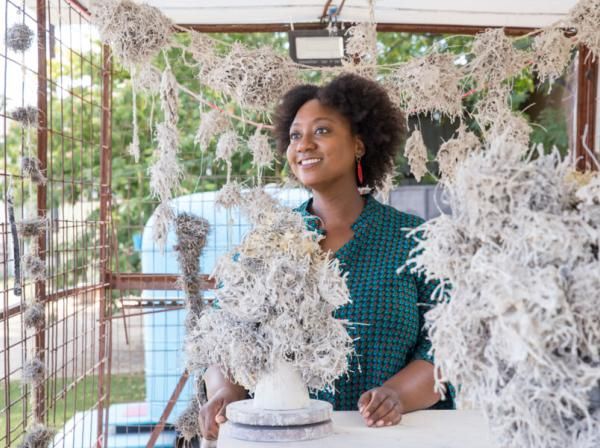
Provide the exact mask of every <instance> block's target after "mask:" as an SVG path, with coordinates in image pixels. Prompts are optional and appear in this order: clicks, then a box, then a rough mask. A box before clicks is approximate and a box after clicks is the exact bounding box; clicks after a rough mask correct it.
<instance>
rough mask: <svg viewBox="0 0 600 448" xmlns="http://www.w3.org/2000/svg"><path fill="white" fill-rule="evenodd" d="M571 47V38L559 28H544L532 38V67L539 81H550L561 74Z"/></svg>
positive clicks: (567, 63)
mask: <svg viewBox="0 0 600 448" xmlns="http://www.w3.org/2000/svg"><path fill="white" fill-rule="evenodd" d="M572 49H573V42H572V40H571V39H570V38H568V37H566V36H565V32H564V30H562V29H560V28H551V29H548V30H544V31H542V32H541V33H540V34H539V35H537V36H536V37H535V38H534V39H533V69H534V70H535V72H536V73H537V75H538V77H539V78H540V81H541V82H544V81H550V83H552V82H554V81H555V80H556V79H558V78H560V77H561V76H562V74H563V73H564V71H565V69H566V68H567V65H569V62H570V60H571V50H572Z"/></svg>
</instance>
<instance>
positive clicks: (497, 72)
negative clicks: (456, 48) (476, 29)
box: [468, 28, 525, 89]
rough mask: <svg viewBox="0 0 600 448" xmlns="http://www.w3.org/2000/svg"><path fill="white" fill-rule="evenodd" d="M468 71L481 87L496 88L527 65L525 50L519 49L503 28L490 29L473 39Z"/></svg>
mask: <svg viewBox="0 0 600 448" xmlns="http://www.w3.org/2000/svg"><path fill="white" fill-rule="evenodd" d="M471 52H472V53H473V55H474V58H473V60H472V61H470V62H469V65H468V72H469V74H470V75H471V77H472V78H473V80H474V81H475V83H476V85H477V87H478V88H480V89H484V88H487V89H495V88H497V87H498V86H500V84H502V83H503V82H504V81H505V80H508V79H510V78H512V77H513V76H515V75H516V74H518V73H519V72H520V71H521V70H522V69H523V67H524V65H525V61H524V58H525V52H520V51H518V50H517V49H516V48H515V47H514V46H513V43H512V41H511V40H510V39H509V38H508V37H507V36H506V35H505V34H504V30H503V29H502V28H496V29H488V30H486V31H485V32H483V33H480V34H477V36H475V39H474V40H473V46H472V48H471Z"/></svg>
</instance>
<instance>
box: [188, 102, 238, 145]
mask: <svg viewBox="0 0 600 448" xmlns="http://www.w3.org/2000/svg"><path fill="white" fill-rule="evenodd" d="M230 127H231V122H230V121H229V117H228V116H227V115H225V114H224V113H222V112H220V111H218V110H215V109H211V110H209V111H208V112H203V113H201V114H200V125H199V126H198V130H197V131H196V136H195V137H194V143H196V144H197V145H198V146H200V151H201V152H206V150H207V149H208V145H209V144H210V142H211V140H212V139H213V138H214V137H215V136H217V135H220V134H222V133H223V132H225V131H226V130H227V129H229V128H230Z"/></svg>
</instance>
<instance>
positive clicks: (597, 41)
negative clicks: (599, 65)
mask: <svg viewBox="0 0 600 448" xmlns="http://www.w3.org/2000/svg"><path fill="white" fill-rule="evenodd" d="M568 23H569V24H570V25H571V26H573V27H574V28H575V29H576V30H577V34H576V35H575V39H576V41H577V42H578V43H581V44H584V45H586V46H587V47H588V48H589V49H590V51H591V52H592V53H593V54H594V58H596V57H598V56H600V31H599V30H598V24H599V23H600V0H581V1H580V2H578V3H577V4H576V5H575V6H574V7H573V8H572V9H571V11H569V20H568Z"/></svg>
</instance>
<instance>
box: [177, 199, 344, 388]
mask: <svg viewBox="0 0 600 448" xmlns="http://www.w3.org/2000/svg"><path fill="white" fill-rule="evenodd" d="M241 208H242V211H243V212H244V214H246V215H247V216H248V219H249V221H250V223H251V224H252V226H253V228H252V229H251V230H250V231H249V233H248V234H247V235H246V236H245V237H244V239H243V241H242V243H241V244H240V245H239V246H238V247H236V248H235V249H234V250H232V251H231V252H230V253H228V254H226V255H224V256H223V257H221V258H220V259H219V260H218V262H217V265H216V267H215V270H214V272H213V274H212V276H213V277H214V279H215V281H216V282H217V284H220V285H221V287H220V288H218V289H217V290H216V291H215V294H216V299H217V301H218V307H217V308H210V309H206V310H205V311H204V312H203V314H202V316H201V318H200V319H199V321H198V323H197V326H196V327H195V328H192V329H190V333H189V336H188V340H187V342H186V351H187V355H188V362H189V368H190V370H191V371H199V370H202V369H204V368H206V367H207V366H208V365H212V364H216V365H219V366H220V368H221V370H222V371H223V372H224V373H225V374H226V375H227V376H228V377H229V378H231V379H233V380H234V381H235V382H237V383H238V384H241V385H242V386H244V387H246V388H247V389H249V390H250V391H254V389H255V387H256V384H257V381H258V380H259V378H260V377H261V376H262V375H264V374H266V373H269V372H271V371H273V369H274V367H275V366H276V365H277V363H278V362H280V361H287V362H289V363H290V364H291V365H292V367H295V368H296V369H297V370H298V371H299V372H300V374H301V376H302V379H303V381H304V382H305V383H306V384H307V386H308V387H309V388H310V389H312V390H321V389H323V388H325V387H329V388H331V387H332V384H333V381H334V380H335V379H336V378H337V377H339V376H340V375H342V374H343V373H345V372H346V371H347V369H348V356H349V355H351V353H352V352H353V348H352V339H351V338H350V336H349V335H348V333H347V331H346V326H347V324H348V323H347V322H346V321H342V320H338V319H335V318H334V317H333V311H334V310H335V309H336V308H338V307H340V306H342V305H344V304H345V303H347V302H348V301H349V291H348V288H347V286H346V282H345V279H344V277H343V276H342V275H341V274H340V267H339V262H338V260H336V259H330V258H329V255H328V254H327V253H325V252H323V251H322V250H321V248H320V246H319V242H318V241H319V238H320V237H319V236H317V235H315V233H314V232H311V231H309V230H307V229H306V227H305V224H304V221H303V219H302V217H301V216H300V215H298V214H297V213H295V212H293V211H292V210H291V209H289V208H286V207H283V206H281V205H279V204H278V203H277V202H276V201H275V200H274V199H272V198H271V197H270V196H269V195H268V194H267V193H265V192H264V191H262V190H258V189H255V190H251V191H250V192H249V193H246V194H244V201H243V204H242V206H241Z"/></svg>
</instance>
